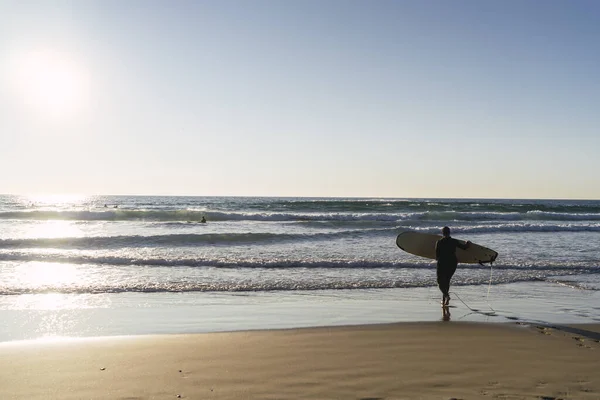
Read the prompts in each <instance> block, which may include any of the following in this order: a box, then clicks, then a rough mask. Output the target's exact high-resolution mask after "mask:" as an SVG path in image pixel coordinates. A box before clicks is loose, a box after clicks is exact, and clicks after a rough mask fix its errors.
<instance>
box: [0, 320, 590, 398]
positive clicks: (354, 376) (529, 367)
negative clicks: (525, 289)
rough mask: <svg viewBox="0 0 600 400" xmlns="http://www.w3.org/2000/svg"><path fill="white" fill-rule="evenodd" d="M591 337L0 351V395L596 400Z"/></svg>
mask: <svg viewBox="0 0 600 400" xmlns="http://www.w3.org/2000/svg"><path fill="white" fill-rule="evenodd" d="M588 328H589V329H588ZM594 332H596V336H594ZM597 332H599V330H598V326H589V327H586V326H579V327H578V328H577V333H573V332H567V331H563V330H557V329H552V328H544V327H541V326H538V327H536V326H535V325H533V326H524V325H516V324H482V323H455V322H452V323H444V322H437V323H401V324H388V325H367V326H348V327H332V328H310V329H289V330H275V331H249V332H232V333H209V334H195V335H164V336H138V337H125V338H123V337H116V338H99V339H77V340H66V341H57V342H15V343H3V344H1V345H0V398H2V399H32V400H36V399H39V400H41V399H123V400H125V399H127V400H134V399H135V400H137V399H170V398H173V399H176V398H183V399H363V400H366V399H452V398H455V399H482V398H490V399H493V398H500V399H540V398H543V399H553V398H556V399H558V398H563V399H598V398H600V382H599V380H600V378H599V374H598V371H599V370H600V345H599V343H598V341H597V340H598V339H597ZM586 333H589V335H586Z"/></svg>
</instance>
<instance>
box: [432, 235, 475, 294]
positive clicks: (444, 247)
mask: <svg viewBox="0 0 600 400" xmlns="http://www.w3.org/2000/svg"><path fill="white" fill-rule="evenodd" d="M442 235H443V236H444V237H443V238H441V239H440V240H438V241H437V242H436V243H435V259H436V261H437V283H438V286H439V288H440V291H441V292H442V295H443V297H442V305H443V306H447V305H448V304H449V303H450V294H449V291H450V279H452V275H454V272H456V267H457V266H458V260H457V259H456V248H457V247H458V248H461V249H463V250H466V249H467V248H469V246H470V245H471V242H466V243H465V244H462V243H461V242H459V241H458V240H456V239H453V238H451V237H450V228H448V227H447V226H445V227H443V228H442Z"/></svg>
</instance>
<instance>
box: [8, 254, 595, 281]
mask: <svg viewBox="0 0 600 400" xmlns="http://www.w3.org/2000/svg"><path fill="white" fill-rule="evenodd" d="M0 261H22V262H45V263H48V267H49V268H51V267H52V264H55V263H64V264H82V265H84V264H89V265H90V266H91V267H93V266H95V265H104V266H106V265H109V266H115V267H123V266H132V267H136V266H145V267H146V266H147V267H193V268H235V269H261V268H262V269H293V268H300V269H306V270H313V269H348V270H358V269H432V268H435V261H433V260H426V259H423V261H422V262H410V263H407V262H396V261H371V260H331V261H325V260H318V261H306V260H254V259H250V260H244V259H241V260H227V259H213V258H202V257H199V258H172V259H171V258H143V257H139V258H136V257H113V256H88V255H59V254H39V253H37V254H30V253H16V252H15V253H0ZM493 268H494V269H497V270H501V271H509V270H512V271H549V272H552V273H554V274H559V273H561V274H562V273H564V274H565V275H570V274H572V273H578V274H596V273H600V265H597V266H591V265H589V264H578V263H556V264H544V265H533V264H502V263H498V264H494V265H493ZM460 269H461V270H488V269H489V266H483V267H482V266H480V265H478V264H461V265H460Z"/></svg>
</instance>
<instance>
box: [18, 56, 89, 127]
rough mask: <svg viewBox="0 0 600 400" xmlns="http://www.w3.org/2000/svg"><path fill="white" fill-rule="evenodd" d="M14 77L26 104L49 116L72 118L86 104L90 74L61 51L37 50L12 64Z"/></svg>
mask: <svg viewBox="0 0 600 400" xmlns="http://www.w3.org/2000/svg"><path fill="white" fill-rule="evenodd" d="M12 76H13V79H12V81H13V84H14V87H15V89H16V92H17V93H18V95H19V96H20V97H21V99H22V101H23V103H24V104H26V105H27V106H29V107H31V108H33V109H35V110H37V111H38V112H39V113H41V114H44V115H46V116H50V117H57V118H62V117H67V116H71V115H73V114H75V113H77V112H78V111H80V110H81V109H82V107H83V106H84V105H85V103H86V100H87V99H86V98H87V95H88V92H89V77H88V74H87V71H86V70H85V68H83V67H82V66H81V65H80V64H78V63H77V62H76V61H75V59H74V58H73V57H70V56H69V55H68V54H65V53H62V52H60V51H57V50H51V49H38V50H32V51H29V52H26V53H23V54H21V55H20V56H19V57H17V58H16V59H15V61H14V63H13V74H12Z"/></svg>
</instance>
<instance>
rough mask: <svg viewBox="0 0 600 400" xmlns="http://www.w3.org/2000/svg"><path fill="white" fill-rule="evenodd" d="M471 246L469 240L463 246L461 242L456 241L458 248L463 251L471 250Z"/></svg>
mask: <svg viewBox="0 0 600 400" xmlns="http://www.w3.org/2000/svg"><path fill="white" fill-rule="evenodd" d="M470 245H471V242H470V241H469V240H467V242H466V243H465V244H462V243H461V242H459V241H458V240H457V241H456V246H457V247H460V248H461V249H463V250H466V249H468V248H469V246H470Z"/></svg>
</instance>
